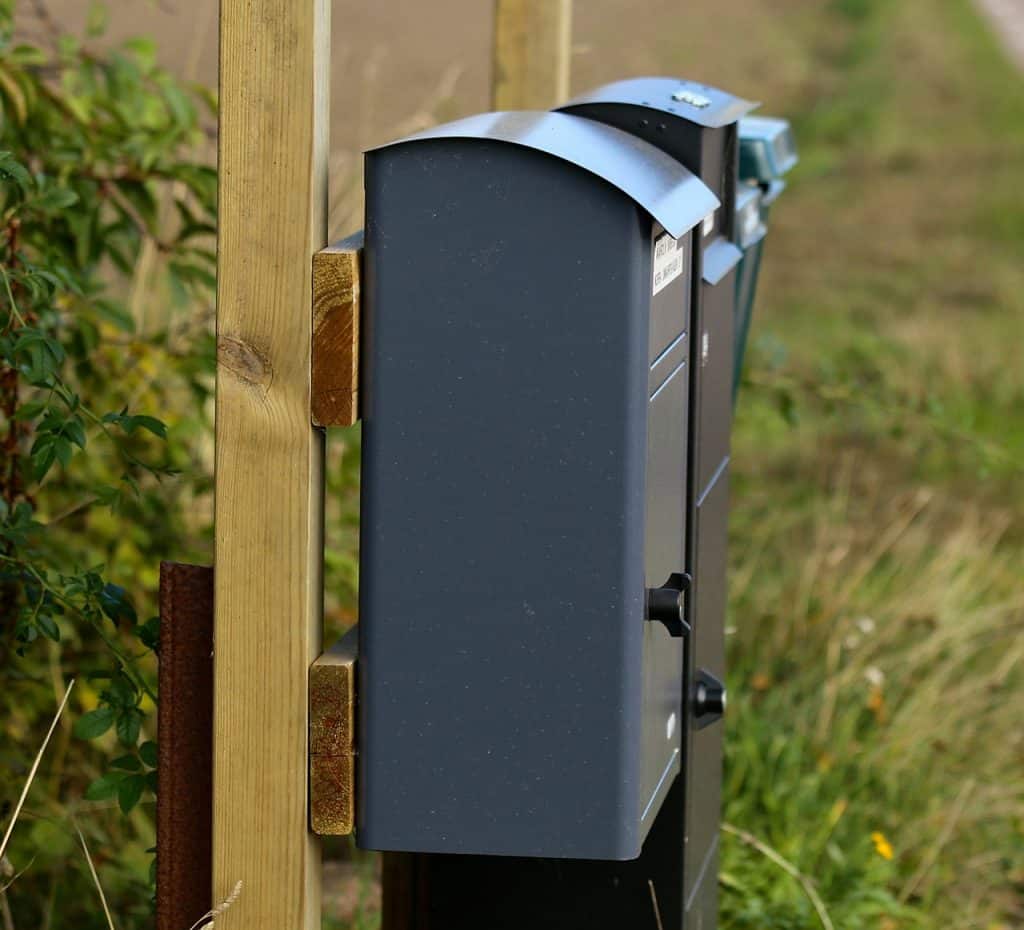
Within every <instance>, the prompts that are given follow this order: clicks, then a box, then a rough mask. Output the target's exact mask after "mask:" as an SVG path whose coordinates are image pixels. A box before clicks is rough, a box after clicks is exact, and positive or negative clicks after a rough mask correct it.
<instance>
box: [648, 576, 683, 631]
mask: <svg viewBox="0 0 1024 930" xmlns="http://www.w3.org/2000/svg"><path fill="white" fill-rule="evenodd" d="M685 611H686V598H685V596H684V594H683V592H682V591H681V590H680V589H679V588H673V587H665V588H648V589H647V619H648V620H651V621H653V622H655V623H661V624H663V625H664V626H665V629H667V630H668V631H669V633H670V634H671V635H672V636H685V635H686V634H687V633H689V632H690V625H689V624H688V623H687V622H686V620H685V619H683V616H684V613H685Z"/></svg>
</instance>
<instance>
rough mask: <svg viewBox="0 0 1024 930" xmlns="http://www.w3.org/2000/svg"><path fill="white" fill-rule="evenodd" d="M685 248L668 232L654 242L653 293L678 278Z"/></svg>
mask: <svg viewBox="0 0 1024 930" xmlns="http://www.w3.org/2000/svg"><path fill="white" fill-rule="evenodd" d="M685 257H686V250H685V249H684V248H683V243H682V241H681V240H680V239H673V238H672V237H671V236H670V235H669V234H668V233H665V235H664V236H659V237H658V238H657V239H656V240H655V242H654V293H655V294H657V293H658V291H660V290H662V289H663V288H665V287H667V286H668V285H669V284H670V283H671V282H672V281H674V280H675V279H676V278H678V277H679V276H680V275H681V274H682V273H683V269H684V268H685V265H684V263H683V259H684V258H685Z"/></svg>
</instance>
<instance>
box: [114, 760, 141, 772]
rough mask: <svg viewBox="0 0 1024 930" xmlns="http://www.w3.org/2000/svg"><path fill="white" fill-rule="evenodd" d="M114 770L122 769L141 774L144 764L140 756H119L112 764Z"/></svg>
mask: <svg viewBox="0 0 1024 930" xmlns="http://www.w3.org/2000/svg"><path fill="white" fill-rule="evenodd" d="M110 767H111V768H112V769H122V770H124V771H126V772H141V771H142V763H141V762H140V761H139V758H138V756H118V757H117V758H116V759H114V761H113V762H111V763H110Z"/></svg>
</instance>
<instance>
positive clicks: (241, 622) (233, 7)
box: [213, 0, 330, 930]
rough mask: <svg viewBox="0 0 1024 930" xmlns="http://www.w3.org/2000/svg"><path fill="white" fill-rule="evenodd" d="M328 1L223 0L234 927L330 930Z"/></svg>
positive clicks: (220, 837) (222, 866) (223, 686)
mask: <svg viewBox="0 0 1024 930" xmlns="http://www.w3.org/2000/svg"><path fill="white" fill-rule="evenodd" d="M329 17H330V4H329V0H222V2H221V18H220V232H219V240H218V295H217V296H218V301H217V304H218V307H217V338H218V373H217V455H216V510H215V516H216V527H215V537H216V549H215V557H216V581H215V594H214V605H215V631H214V643H215V645H214V682H215V689H214V690H215V697H214V788H213V795H214V803H213V894H214V900H215V901H221V900H223V899H224V898H226V897H227V896H228V895H229V894H230V893H231V891H232V889H233V888H234V887H235V885H236V883H237V882H239V881H241V882H242V888H241V893H240V896H239V897H238V900H237V901H236V903H234V904H233V905H232V907H231V908H230V909H229V910H227V911H226V912H225V913H224V914H223V915H220V916H218V918H217V928H218V930H314V928H319V927H320V851H319V841H318V840H317V839H316V838H315V837H314V836H313V835H312V834H311V833H310V831H309V828H308V814H307V811H308V807H307V804H308V788H307V784H308V771H309V767H308V759H307V753H308V732H309V727H308V680H309V666H310V664H311V663H312V662H313V660H314V659H315V658H316V656H317V655H319V653H320V646H321V626H322V623H321V621H322V601H323V587H322V562H323V559H322V554H323V464H322V462H323V434H322V432H321V431H319V430H316V429H315V428H314V427H313V426H312V424H311V423H310V418H309V410H310V345H311V326H310V311H309V308H310V302H311V298H312V286H311V281H312V258H313V254H314V253H315V252H317V251H319V250H320V249H321V248H323V246H324V244H325V242H326V225H327V224H326V216H327V152H328V120H327V113H328V110H327V103H328V86H329V77H330V60H329V50H330V45H329V36H330V18H329Z"/></svg>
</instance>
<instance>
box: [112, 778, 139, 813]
mask: <svg viewBox="0 0 1024 930" xmlns="http://www.w3.org/2000/svg"><path fill="white" fill-rule="evenodd" d="M145 790H146V776H145V775H129V776H128V777H127V778H125V779H124V781H122V782H121V786H120V787H119V788H118V791H117V803H118V806H119V807H120V808H121V813H123V814H127V813H129V812H130V811H131V809H132V808H133V807H135V805H136V804H138V803H139V799H140V798H141V797H142V792H143V791H145Z"/></svg>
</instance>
